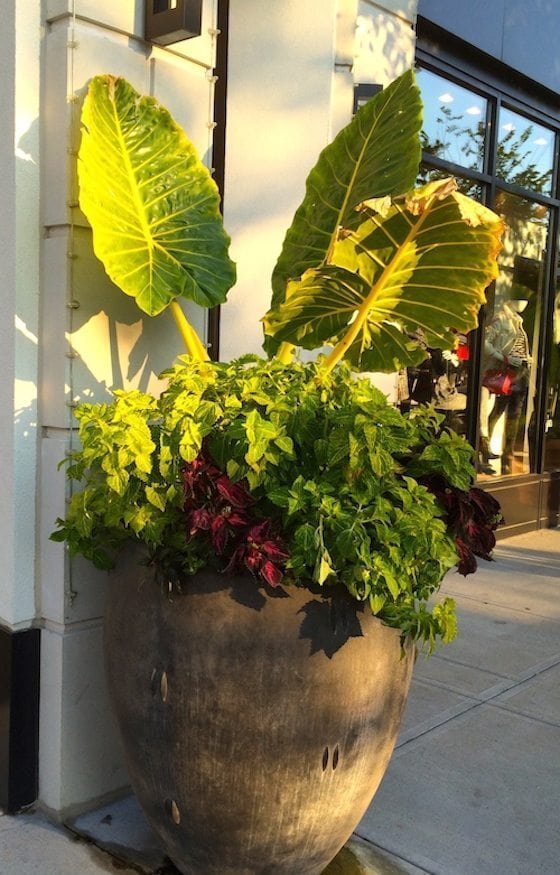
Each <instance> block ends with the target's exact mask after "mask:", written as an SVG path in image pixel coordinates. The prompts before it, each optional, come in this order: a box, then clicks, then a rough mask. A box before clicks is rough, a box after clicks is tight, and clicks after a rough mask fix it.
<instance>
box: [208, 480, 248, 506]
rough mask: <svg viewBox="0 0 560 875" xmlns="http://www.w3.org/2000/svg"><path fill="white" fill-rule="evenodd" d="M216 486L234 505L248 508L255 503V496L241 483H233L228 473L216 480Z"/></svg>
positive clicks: (223, 496)
mask: <svg viewBox="0 0 560 875" xmlns="http://www.w3.org/2000/svg"><path fill="white" fill-rule="evenodd" d="M216 488H217V490H218V492H219V493H220V495H221V496H222V498H224V499H225V500H226V501H227V502H228V503H229V504H231V505H233V507H238V508H246V507H249V505H250V504H252V503H253V498H252V496H251V495H250V494H249V492H248V491H247V490H246V489H245V487H244V486H243V485H242V484H241V483H232V482H231V480H230V479H229V477H227V476H226V474H222V475H221V477H218V479H217V480H216Z"/></svg>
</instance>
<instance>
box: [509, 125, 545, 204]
mask: <svg viewBox="0 0 560 875" xmlns="http://www.w3.org/2000/svg"><path fill="white" fill-rule="evenodd" d="M515 133H516V132H515V130H511V131H508V132H507V134H506V135H505V137H502V139H501V140H499V142H498V150H497V153H496V174H497V175H498V176H499V177H500V179H505V180H506V181H507V182H512V183H514V184H515V185H520V186H522V187H523V188H528V189H531V190H532V191H550V180H551V177H552V168H550V169H549V170H544V171H543V170H539V169H538V167H537V164H536V163H535V162H534V161H531V160H530V158H531V155H532V150H531V149H530V148H526V143H527V140H528V139H529V137H531V136H532V134H533V125H528V126H527V127H526V128H525V130H523V131H521V133H520V134H519V136H518V137H517V138H516V136H515Z"/></svg>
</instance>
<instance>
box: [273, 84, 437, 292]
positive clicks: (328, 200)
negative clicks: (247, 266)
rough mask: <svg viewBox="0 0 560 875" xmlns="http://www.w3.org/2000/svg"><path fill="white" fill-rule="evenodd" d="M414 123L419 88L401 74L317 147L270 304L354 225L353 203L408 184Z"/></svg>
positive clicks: (415, 150) (414, 168)
mask: <svg viewBox="0 0 560 875" xmlns="http://www.w3.org/2000/svg"><path fill="white" fill-rule="evenodd" d="M421 127H422V104H421V102H420V92H419V90H418V87H417V85H416V83H415V80H414V74H413V73H412V71H408V72H406V73H404V74H403V75H402V76H400V77H399V78H398V79H396V80H395V81H394V82H393V83H391V85H389V87H388V88H386V89H385V90H384V91H382V92H381V93H380V94H378V95H377V96H376V97H375V99H373V100H370V101H368V102H367V103H366V104H365V105H364V106H362V107H361V108H360V109H359V110H358V112H357V113H356V115H355V116H354V118H353V119H352V121H351V122H350V124H348V125H347V126H346V127H345V128H343V129H342V131H340V133H339V134H338V136H337V137H336V138H335V139H334V140H333V142H332V143H331V144H330V145H328V146H327V147H326V148H325V149H324V150H323V151H322V152H321V154H320V156H319V159H318V161H317V164H316V165H315V167H314V168H313V170H312V171H311V173H310V174H309V176H308V178H307V183H306V191H305V198H304V200H303V202H302V204H301V206H300V207H299V208H298V210H297V212H296V214H295V216H294V220H293V222H292V225H291V227H290V229H289V230H288V233H287V234H286V239H285V240H284V245H283V248H282V252H281V254H280V257H279V259H278V262H277V264H276V267H275V269H274V273H273V275H272V289H273V304H274V305H275V306H276V305H278V304H280V303H281V302H282V301H283V300H284V298H285V295H286V284H287V282H288V280H290V279H294V278H295V277H299V276H302V274H304V273H305V271H306V270H308V269H309V268H311V267H316V266H317V265H319V264H322V263H323V262H325V261H326V260H327V258H328V254H329V253H330V251H331V250H332V247H333V246H334V244H335V242H336V239H337V234H338V231H339V228H350V227H355V226H356V225H357V224H358V216H357V214H356V207H357V206H358V204H360V203H361V202H362V201H364V200H366V199H367V198H374V197H381V196H383V195H398V194H402V193H403V192H404V191H408V190H409V189H410V188H412V186H413V185H414V181H415V179H416V176H417V173H418V165H419V163H420V129H421Z"/></svg>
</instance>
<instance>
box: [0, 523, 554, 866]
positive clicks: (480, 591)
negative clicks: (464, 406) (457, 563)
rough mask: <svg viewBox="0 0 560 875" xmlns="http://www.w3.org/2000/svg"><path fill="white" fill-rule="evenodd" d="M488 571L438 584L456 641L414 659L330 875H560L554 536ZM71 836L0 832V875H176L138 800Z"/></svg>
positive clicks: (523, 542)
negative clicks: (391, 748) (382, 762)
mask: <svg viewBox="0 0 560 875" xmlns="http://www.w3.org/2000/svg"><path fill="white" fill-rule="evenodd" d="M495 558H496V561H495V562H493V563H486V562H481V563H480V568H479V571H478V572H477V574H476V575H474V576H472V577H467V578H466V579H465V578H463V577H460V576H459V575H458V574H456V573H451V574H449V575H448V577H447V578H446V581H445V584H444V587H443V591H444V592H445V593H446V594H447V595H450V596H452V597H453V598H455V600H456V602H457V607H458V615H459V627H460V631H459V638H458V639H457V641H455V642H454V643H453V644H451V645H449V646H448V647H445V648H442V649H440V650H439V651H438V653H437V654H436V655H435V656H433V657H431V658H430V659H429V660H428V659H425V658H423V657H420V658H419V660H418V662H417V664H416V668H415V673H414V680H413V685H412V691H411V695H410V699H409V703H408V706H407V711H406V715H405V720H404V723H403V727H402V730H401V734H400V737H399V742H398V745H397V748H396V750H395V753H394V755H393V759H392V760H391V764H390V766H389V769H388V772H387V774H386V776H385V779H384V780H383V783H382V785H381V787H380V789H379V790H378V792H377V795H376V797H375V800H374V802H373V804H372V805H371V807H370V809H369V811H368V812H367V814H366V816H365V817H364V819H363V820H362V822H361V823H360V825H359V827H358V828H357V830H356V835H355V837H354V838H353V839H352V841H351V842H350V843H349V846H347V848H346V849H344V850H343V851H342V852H341V854H340V855H339V856H338V857H337V859H336V860H335V861H333V863H332V864H331V866H330V867H329V868H328V870H327V872H326V873H325V875H405V873H408V875H413V873H415V875H422V873H424V875H426V873H428V875H558V873H559V872H560V529H554V530H541V531H539V532H532V533H530V534H527V535H520V536H517V537H515V538H509V539H507V540H504V541H501V542H500V543H499V544H498V547H497V549H496V552H495ZM70 826H71V830H72V831H73V833H74V840H73V839H72V832H66V833H65V832H62V831H60V829H57V828H54V827H52V826H51V825H49V824H48V823H46V821H45V820H44V819H43V818H42V816H41V815H40V814H39V813H36V814H27V815H20V816H18V817H16V818H11V817H2V818H0V872H1V873H2V875H102V873H107V872H114V871H115V868H114V867H115V866H116V867H117V868H118V871H120V872H121V873H124V875H132V873H133V872H136V873H138V872H141V873H146V875H148V873H150V875H151V873H159V875H171V873H175V872H176V870H175V869H174V867H173V866H172V865H171V864H169V862H168V861H166V859H165V857H164V855H163V853H162V852H161V851H160V849H159V848H158V845H157V841H156V840H155V837H154V836H153V834H152V833H151V832H150V830H149V828H148V826H147V824H146V823H145V821H144V818H143V815H142V814H141V812H140V811H139V809H138V806H137V804H136V802H135V800H134V799H126V800H122V801H121V802H119V803H116V804H114V805H111V806H108V807H107V808H104V809H102V810H100V811H96V812H93V813H90V814H87V815H84V816H82V817H80V818H78V820H77V821H75V822H74V823H73V824H71V825H70ZM327 828H328V826H327ZM80 837H81V838H80ZM88 841H89V842H90V843H89V844H88V843H85V842H88ZM91 842H93V845H92V844H91ZM102 849H103V850H102ZM294 875H297V873H296V872H294Z"/></svg>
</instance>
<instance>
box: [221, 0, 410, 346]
mask: <svg viewBox="0 0 560 875" xmlns="http://www.w3.org/2000/svg"><path fill="white" fill-rule="evenodd" d="M416 7H417V0H381V2H379V3H377V2H376V3H374V2H369V0H307V2H306V3H301V2H298V0H284V2H282V3H263V4H255V3H253V2H251V0H231V13H230V14H231V24H230V36H229V41H230V60H229V76H228V127H227V140H226V185H225V194H224V219H225V224H226V227H227V229H228V231H229V233H230V234H231V236H232V250H231V251H232V257H233V258H234V259H235V261H236V262H237V270H238V282H237V285H236V287H235V289H233V290H232V292H231V293H230V296H229V299H228V302H227V304H226V305H225V306H223V307H222V313H221V340H220V350H221V358H223V359H229V358H232V357H234V356H237V355H241V354H242V353H244V352H257V353H259V352H261V346H262V328H261V325H260V321H259V320H260V319H261V317H262V316H263V314H264V313H265V312H266V310H267V309H268V307H269V304H270V277H271V274H272V271H273V269H274V265H275V263H276V259H277V258H278V256H279V254H280V251H281V247H282V242H283V239H284V235H285V233H286V231H287V229H288V227H289V226H290V224H291V221H292V217H293V214H294V212H295V210H296V209H297V207H298V206H299V204H300V202H301V200H302V198H303V194H304V191H305V179H306V177H307V174H308V173H309V171H310V170H311V168H312V167H313V165H314V164H315V162H316V160H317V157H318V155H319V153H320V151H321V149H322V148H323V147H324V146H325V145H326V144H327V143H329V142H330V141H331V140H332V139H333V137H334V136H335V134H336V133H337V132H338V130H339V129H340V128H341V127H342V126H343V125H345V124H346V123H347V122H348V121H349V120H350V118H351V115H352V107H353V85H354V83H359V82H363V83H376V84H381V85H387V84H388V83H389V82H390V81H392V80H393V79H394V78H395V77H396V76H397V75H399V74H400V73H402V72H404V70H406V69H408V68H409V67H410V66H412V64H413V61H414V44H415V40H414V23H415V17H416Z"/></svg>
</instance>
